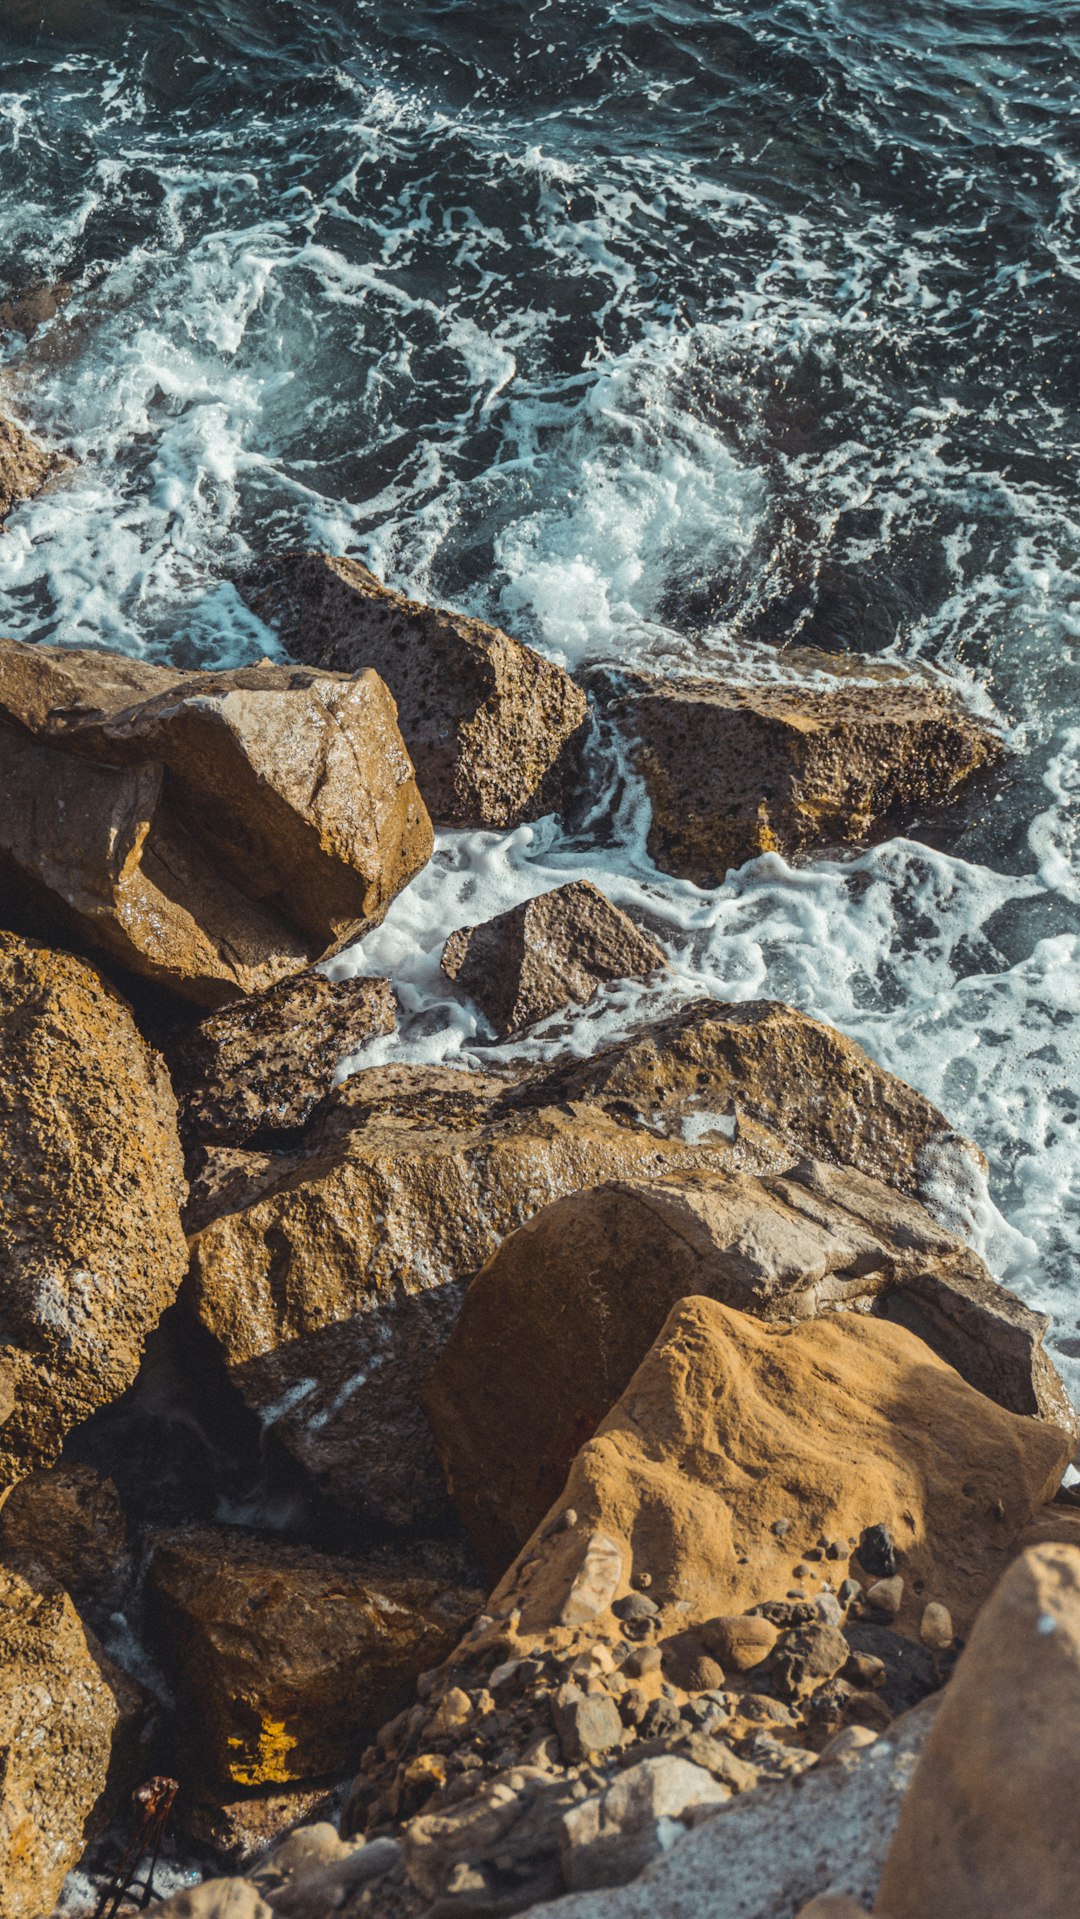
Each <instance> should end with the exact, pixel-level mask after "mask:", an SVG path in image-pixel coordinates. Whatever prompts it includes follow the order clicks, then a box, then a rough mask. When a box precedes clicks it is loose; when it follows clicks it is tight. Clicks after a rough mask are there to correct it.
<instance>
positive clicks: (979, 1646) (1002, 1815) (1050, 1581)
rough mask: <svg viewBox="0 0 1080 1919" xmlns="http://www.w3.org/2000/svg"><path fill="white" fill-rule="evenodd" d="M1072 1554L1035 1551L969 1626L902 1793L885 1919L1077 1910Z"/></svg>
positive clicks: (1079, 1862) (1079, 1856)
mask: <svg viewBox="0 0 1080 1919" xmlns="http://www.w3.org/2000/svg"><path fill="white" fill-rule="evenodd" d="M1078 1723H1080V1551H1078V1550H1077V1548H1076V1547H1074V1546H1061V1545H1047V1546H1038V1547H1035V1548H1033V1549H1032V1550H1030V1551H1028V1552H1025V1553H1024V1555H1023V1557H1022V1558H1021V1559H1018V1560H1017V1561H1016V1563H1015V1564H1014V1565H1013V1566H1011V1567H1010V1568H1009V1570H1008V1572H1007V1573H1006V1574H1005V1577H1004V1578H1003V1579H1002V1581H1001V1583H1000V1585H999V1586H998V1588H997V1591H996V1592H995V1593H994V1595H993V1597H992V1599H990V1601H989V1603H988V1604H987V1605H986V1606H985V1608H984V1609H983V1611H982V1613H981V1614H980V1616H979V1618H978V1620H977V1621H976V1623H975V1630H974V1632H973V1633H972V1635H971V1639H970V1641H969V1643H968V1645H967V1647H966V1649H965V1651H964V1653H963V1655H962V1657H961V1660H960V1663H959V1665H958V1666H957V1668H956V1671H955V1673H954V1674H953V1677H952V1680H951V1682H950V1685H949V1688H948V1691H947V1692H946V1694H945V1698H944V1702H943V1704H942V1707H941V1711H940V1712H939V1714H938V1716H937V1720H936V1722H935V1724H934V1727H933V1730H932V1731H931V1733H930V1737H929V1739H928V1740H927V1742H926V1746H925V1748H924V1750H923V1755H922V1758H921V1759H920V1761H919V1764H918V1766H917V1768H916V1771H915V1776H914V1778H913V1779H912V1782H911V1785H910V1787H909V1788H908V1793H907V1796H906V1798H905V1800H904V1804H903V1807H902V1809H901V1813H900V1823H899V1825H898V1827H897V1831H896V1837H895V1838H894V1840H893V1843H892V1846H891V1848H890V1851H889V1856H888V1858H887V1860H886V1862H885V1870H884V1873H883V1875H882V1880H881V1886H880V1890H879V1893H878V1899H877V1903H876V1905H875V1907H874V1911H875V1913H877V1914H879V1915H880V1919H925V1915H926V1914H927V1913H938V1912H940V1913H948V1914H949V1919H1021V1915H1023V1919H1064V1915H1065V1914H1066V1913H1073V1912H1077V1911H1080V1832H1078V1831H1077V1825H1076V1817H1075V1808H1074V1791H1073V1787H1074V1775H1075V1768H1076V1728H1077V1724H1078Z"/></svg>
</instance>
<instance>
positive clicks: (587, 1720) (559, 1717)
mask: <svg viewBox="0 0 1080 1919" xmlns="http://www.w3.org/2000/svg"><path fill="white" fill-rule="evenodd" d="M551 1716H552V1721H553V1723H554V1727H555V1732H556V1736H557V1737H558V1741H559V1747H560V1749H561V1752H562V1755H563V1758H564V1760H565V1761H566V1763H567V1764H568V1765H574V1764H576V1763H577V1762H578V1761H579V1760H581V1759H585V1758H587V1757H588V1755H589V1754H590V1753H597V1752H608V1751H610V1749H611V1747H612V1746H617V1745H618V1744H619V1742H620V1740H621V1739H622V1732H623V1724H622V1720H621V1718H620V1716H619V1709H618V1707H617V1706H616V1704H615V1701H614V1700H613V1699H609V1698H608V1696H607V1694H606V1693H583V1692H582V1691H581V1690H580V1688H579V1687H577V1686H561V1687H560V1688H559V1691H558V1692H557V1693H556V1695H555V1698H554V1700H553V1701H552V1708H551Z"/></svg>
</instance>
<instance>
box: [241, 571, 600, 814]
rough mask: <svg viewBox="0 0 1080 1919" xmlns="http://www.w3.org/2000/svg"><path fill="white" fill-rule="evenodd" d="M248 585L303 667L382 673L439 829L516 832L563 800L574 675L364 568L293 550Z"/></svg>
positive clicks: (574, 706)
mask: <svg viewBox="0 0 1080 1919" xmlns="http://www.w3.org/2000/svg"><path fill="white" fill-rule="evenodd" d="M239 586H240V591H241V592H242V593H243V595H244V597H245V599H246V600H247V601H248V604H249V605H250V606H251V607H252V609H253V611H254V612H256V613H257V614H258V615H259V617H260V619H263V620H265V621H266V622H267V623H268V624H269V625H270V626H273V627H274V628H275V629H276V631H277V632H278V634H279V636H280V638H281V640H282V643H283V645H284V646H285V649H286V651H287V652H289V653H291V654H292V656H293V658H294V659H298V660H305V661H307V662H308V663H309V664H310V665H313V666H320V667H332V668H333V669H334V671H336V672H346V673H356V672H359V671H360V670H361V669H362V668H364V667H374V668H375V671H376V672H377V673H379V674H380V675H381V676H382V678H383V679H384V680H385V681H386V683H387V685H388V686H389V688H390V691H391V692H392V694H393V695H394V698H395V700H396V701H397V706H398V718H399V723H400V726H401V731H402V734H403V736H404V739H405V743H406V745H407V747H408V749H409V752H410V754H411V756H412V760H413V764H414V766H415V767H416V776H417V779H418V780H419V782H420V790H421V792H422V793H423V795H424V799H425V801H426V803H427V805H428V807H429V808H430V811H431V814H432V817H433V818H434V819H435V821H436V822H437V824H439V825H445V826H495V827H505V826H512V825H514V824H516V822H517V821H518V820H523V819H536V818H538V817H539V816H540V815H541V814H542V813H545V812H548V811H550V810H551V808H552V805H553V804H558V799H559V793H558V787H559V783H560V774H561V772H562V769H563V766H564V764H565V762H566V761H567V759H568V757H569V751H570V748H571V743H572V742H573V741H574V739H575V735H577V734H578V733H579V732H580V729H581V728H582V726H583V725H584V722H585V716H586V704H585V695H584V693H583V692H582V691H581V689H580V687H578V686H575V684H574V682H573V680H572V679H571V678H570V676H569V674H567V673H565V672H564V671H563V669H562V667H560V666H556V665H555V664H554V663H553V662H552V661H550V660H545V659H543V658H542V657H541V655H540V654H538V653H534V652H533V650H532V648H531V647H528V646H523V645H522V644H521V642H520V641H519V640H514V639H511V637H510V635H509V634H507V633H503V632H502V631H500V629H499V628H498V627H495V626H488V625H486V624H485V622H484V621H483V620H471V619H466V618H465V617H464V615H462V614H460V613H451V612H448V611H446V610H445V609H442V608H439V607H432V606H424V605H422V604H420V602H418V601H416V600H409V599H406V597H405V595H404V594H403V593H395V592H393V591H392V590H391V588H389V587H386V586H383V585H382V584H381V582H380V581H379V580H377V579H376V578H375V576H374V574H372V573H369V572H368V569H367V567H366V566H362V565H361V564H360V562H359V561H358V560H348V559H341V558H335V557H334V556H333V555H332V554H328V553H286V554H282V555H281V556H280V557H279V558H278V559H275V560H272V561H270V562H268V563H266V564H264V565H260V566H259V567H258V568H257V569H255V570H254V571H253V572H252V573H250V574H248V575H247V576H246V577H245V578H244V579H242V580H241V581H240V582H239Z"/></svg>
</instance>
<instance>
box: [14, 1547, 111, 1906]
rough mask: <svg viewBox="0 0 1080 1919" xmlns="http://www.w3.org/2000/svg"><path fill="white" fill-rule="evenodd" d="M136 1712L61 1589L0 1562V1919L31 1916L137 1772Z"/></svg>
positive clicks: (49, 1900)
mask: <svg viewBox="0 0 1080 1919" xmlns="http://www.w3.org/2000/svg"><path fill="white" fill-rule="evenodd" d="M145 1719H146V1706H145V1702H144V1699H143V1696H142V1694H141V1693H140V1691H139V1689H138V1688H137V1687H136V1686H134V1685H133V1684H132V1682H131V1681H130V1680H129V1679H128V1678H127V1677H126V1676H125V1675H124V1674H123V1673H122V1672H121V1671H120V1670H119V1668H118V1667H117V1666H115V1665H114V1664H113V1662H112V1660H111V1659H108V1658H107V1657H106V1655H105V1654H104V1653H103V1652H102V1650H101V1647H100V1646H99V1645H98V1643H97V1641H96V1640H95V1639H94V1638H93V1636H92V1635H91V1634H90V1633H89V1632H88V1631H87V1629H86V1628H85V1627H84V1626H83V1624H82V1622H81V1621H80V1619H79V1615H78V1613H77V1612H76V1611H75V1608H74V1606H73V1604H72V1602H71V1600H70V1598H69V1597H68V1595H67V1593H65V1592H64V1591H63V1589H62V1588H61V1587H60V1586H58V1585H56V1583H55V1582H54V1581H52V1580H50V1579H47V1578H46V1577H45V1576H44V1575H39V1574H37V1573H35V1572H33V1571H32V1570H31V1569H29V1568H26V1567H20V1568H16V1567H13V1566H4V1565H0V1919H41V1915H42V1914H43V1913H45V1912H49V1911H51V1910H52V1906H53V1902H54V1900H55V1899H56V1898H57V1897H58V1895H59V1892H60V1889H61V1886H62V1885H63V1883H64V1879H65V1877H66V1876H67V1874H68V1872H69V1871H70V1869H71V1868H72V1866H74V1865H75V1863H76V1861H77V1860H78V1859H79V1857H80V1856H81V1854H82V1852H83V1850H84V1848H85V1847H86V1845H87V1844H88V1843H89V1841H90V1840H91V1839H94V1838H96V1837H97V1835H98V1834H99V1833H100V1832H101V1831H103V1829H104V1827H105V1826H106V1825H107V1824H108V1821H109V1819H110V1817H111V1815H112V1813H113V1812H114V1811H115V1810H116V1806H117V1802H118V1800H119V1797H120V1794H121V1793H122V1792H123V1790H124V1788H125V1786H128V1785H130V1784H131V1783H132V1781H133V1779H134V1778H136V1777H137V1776H138V1770H139V1767H140V1763H141V1759H142V1755H141V1751H140V1739H141V1735H142V1732H143V1728H144V1724H145Z"/></svg>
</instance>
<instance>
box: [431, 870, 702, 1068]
mask: <svg viewBox="0 0 1080 1919" xmlns="http://www.w3.org/2000/svg"><path fill="white" fill-rule="evenodd" d="M666 965H667V961H666V959H665V957H664V953H663V949H662V948H661V947H660V946H658V945H657V943H656V941H655V940H654V939H653V938H652V937H651V936H650V935H649V934H648V933H643V932H642V930H641V928H640V927H639V926H636V925H635V924H634V921H633V920H632V919H631V918H630V917H629V915H628V914H626V913H621V912H620V911H619V909H618V907H615V906H612V905H611V903H610V901H608V900H606V899H605V898H604V895H603V894H602V893H601V891H600V889H599V887H596V886H593V884H592V882H591V881H590V880H574V881H572V882H571V884H570V885H569V886H558V887H556V888H555V890H554V891H553V892H551V893H541V894H539V895H538V896H537V897H536V898H535V899H531V900H524V901H523V902H522V904H521V905H520V906H513V907H511V908H510V911H509V912H507V913H500V914H499V915H498V917H497V918H496V919H493V920H486V921H485V922H484V924H483V925H482V926H464V927H462V928H461V929H460V931H458V932H456V933H451V935H450V938H449V939H448V940H447V942H446V945H445V947H444V948H443V957H442V969H443V972H444V973H445V974H446V976H447V978H448V979H452V980H453V981H454V982H455V983H456V985H457V986H459V987H460V989H461V991H462V992H463V993H466V994H467V995H468V997H469V998H470V999H472V1000H475V1001H476V1004H477V1005H478V1006H479V1007H480V1010H481V1012H482V1013H484V1015H485V1016H486V1018H487V1019H489V1020H490V1021H491V1024H492V1026H493V1027H494V1028H495V1031H496V1032H497V1033H498V1034H499V1035H500V1037H501V1038H503V1039H509V1038H510V1037H512V1036H513V1035H514V1034H517V1033H521V1032H524V1031H525V1030H526V1028H527V1027H529V1026H533V1025H535V1023H536V1021H537V1020H541V1019H546V1018H547V1016H548V1014H549V1013H556V1012H558V1011H559V1010H560V1008H561V1007H563V1006H569V1005H571V1004H573V1003H574V1002H576V1003H577V1004H579V1005H584V1004H585V1003H586V1001H588V1000H590V999H592V997H593V994H594V993H596V992H597V991H598V990H599V988H600V987H601V986H603V985H605V984H606V983H607V982H608V981H610V980H620V979H644V978H646V977H647V976H648V975H649V974H650V973H655V972H658V971H660V970H662V969H663V968H664V967H666Z"/></svg>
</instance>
